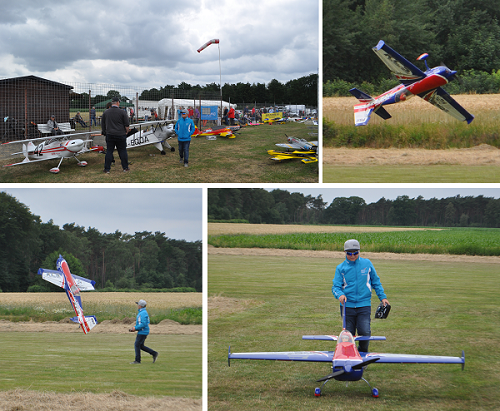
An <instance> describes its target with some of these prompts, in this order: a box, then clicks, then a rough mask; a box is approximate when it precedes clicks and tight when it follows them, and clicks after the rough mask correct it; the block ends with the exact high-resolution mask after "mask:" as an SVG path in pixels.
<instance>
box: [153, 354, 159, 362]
mask: <svg viewBox="0 0 500 411" xmlns="http://www.w3.org/2000/svg"><path fill="white" fill-rule="evenodd" d="M157 358H158V353H156V354H155V355H153V364H154V363H155V361H156V359H157Z"/></svg>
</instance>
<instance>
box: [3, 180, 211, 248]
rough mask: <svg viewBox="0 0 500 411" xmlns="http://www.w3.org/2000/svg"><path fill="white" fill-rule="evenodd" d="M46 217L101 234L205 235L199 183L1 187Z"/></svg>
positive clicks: (188, 237) (195, 237) (193, 237)
mask: <svg viewBox="0 0 500 411" xmlns="http://www.w3.org/2000/svg"><path fill="white" fill-rule="evenodd" d="M0 191H4V192H6V193H7V194H10V195H11V196H13V197H15V198H17V200H18V201H19V202H20V203H22V204H24V205H26V206H27V207H29V209H30V211H31V213H32V214H34V215H37V216H40V218H41V219H42V222H44V223H46V222H48V221H49V220H51V219H52V220H53V222H54V224H56V225H58V226H59V227H61V228H62V226H63V225H64V224H66V223H69V224H71V223H75V224H76V225H79V226H81V227H85V229H88V228H89V227H93V228H96V229H97V230H99V231H100V232H101V233H114V232H115V231H116V230H119V231H121V232H122V233H124V234H125V233H128V234H135V232H140V231H151V232H153V233H154V232H155V231H160V232H163V233H165V235H166V236H167V237H168V238H172V239H176V240H186V241H197V240H202V189H201V188H147V187H145V188H142V187H141V188H130V187H129V188H114V187H113V188H109V187H99V188H63V187H61V188H47V187H44V188H5V187H4V188H2V187H0Z"/></svg>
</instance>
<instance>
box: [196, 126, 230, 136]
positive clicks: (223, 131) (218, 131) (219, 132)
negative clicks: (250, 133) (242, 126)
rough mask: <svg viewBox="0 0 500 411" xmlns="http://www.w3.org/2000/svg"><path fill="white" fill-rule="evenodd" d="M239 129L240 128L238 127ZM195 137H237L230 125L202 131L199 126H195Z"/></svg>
mask: <svg viewBox="0 0 500 411" xmlns="http://www.w3.org/2000/svg"><path fill="white" fill-rule="evenodd" d="M238 129H239V128H238ZM193 136H194V137H211V136H215V137H217V136H220V137H227V138H236V136H235V135H234V133H233V130H231V129H230V128H229V127H221V128H215V127H214V128H207V129H206V130H203V131H200V130H199V129H198V127H195V131H194V133H193Z"/></svg>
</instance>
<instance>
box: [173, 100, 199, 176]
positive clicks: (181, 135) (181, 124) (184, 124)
mask: <svg viewBox="0 0 500 411" xmlns="http://www.w3.org/2000/svg"><path fill="white" fill-rule="evenodd" d="M180 114H181V118H180V119H179V120H177V123H175V134H177V141H178V142H179V156H180V159H179V163H181V164H182V163H184V167H188V162H189V144H190V143H191V135H192V134H193V133H194V131H195V127H194V123H193V120H191V119H190V118H189V117H188V111H187V110H186V109H182V110H181V111H180Z"/></svg>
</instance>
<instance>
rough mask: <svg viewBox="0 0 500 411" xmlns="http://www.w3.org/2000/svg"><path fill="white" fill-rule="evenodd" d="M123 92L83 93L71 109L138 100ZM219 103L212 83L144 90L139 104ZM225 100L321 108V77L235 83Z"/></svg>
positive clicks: (224, 89)
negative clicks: (178, 100) (175, 101)
mask: <svg viewBox="0 0 500 411" xmlns="http://www.w3.org/2000/svg"><path fill="white" fill-rule="evenodd" d="M122 93H127V92H123V91H122V92H121V91H120V90H109V91H108V92H107V93H106V95H102V94H98V95H96V96H94V97H92V96H90V97H89V94H88V93H81V94H79V95H78V96H77V97H75V98H73V99H72V100H71V103H70V107H72V108H81V107H87V106H88V105H89V101H90V105H91V106H93V105H95V104H97V103H101V102H103V101H106V100H110V99H112V98H113V97H118V98H119V99H121V101H128V100H132V99H133V98H135V95H133V96H126V95H123V94H122ZM200 96H201V98H202V99H215V100H217V99H220V89H219V84H217V83H210V84H206V85H204V86H200V85H199V84H196V85H194V86H193V85H191V84H188V83H186V82H181V83H180V84H179V85H177V86H173V85H166V86H164V87H160V88H159V89H158V88H151V89H149V90H143V91H142V92H141V93H140V94H139V100H146V101H159V100H161V99H163V98H183V99H198V98H199V97H200ZM222 97H223V99H224V100H225V101H231V102H232V103H239V104H246V103H248V105H250V104H255V103H258V104H266V105H268V106H270V105H275V104H277V105H284V104H303V105H306V106H312V107H317V106H318V75H317V74H309V75H308V76H303V77H300V78H298V79H294V80H289V81H287V82H286V83H281V82H280V81H278V80H276V79H272V80H271V81H270V82H269V83H267V84H265V83H252V84H250V83H248V82H247V83H241V82H239V83H236V84H228V83H226V84H224V85H223V86H222Z"/></svg>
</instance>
